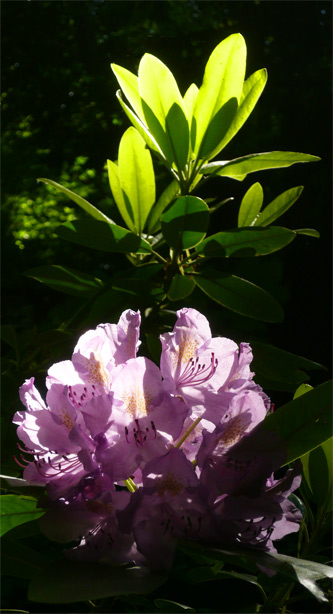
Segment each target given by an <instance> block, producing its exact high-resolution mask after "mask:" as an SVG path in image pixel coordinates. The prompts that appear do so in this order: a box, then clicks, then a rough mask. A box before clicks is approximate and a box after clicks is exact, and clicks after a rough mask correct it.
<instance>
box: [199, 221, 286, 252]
mask: <svg viewBox="0 0 333 614" xmlns="http://www.w3.org/2000/svg"><path fill="white" fill-rule="evenodd" d="M260 230H261V231H263V232H260ZM260 230H259V229H257V228H237V229H235V230H228V231H226V232H218V233H217V234H216V235H212V236H210V237H208V238H207V239H205V240H204V241H202V242H201V243H200V244H199V245H198V247H197V250H196V251H197V253H198V254H204V255H205V256H207V257H219V258H229V257H231V256H232V257H239V258H243V257H249V256H264V255H266V254H272V253H273V252H276V251H277V250H279V249H282V247H285V246H286V245H288V243H290V242H291V241H293V239H294V238H295V237H296V233H295V232H293V231H292V230H289V229H288V228H280V227H279V226H270V227H269V228H262V229H260ZM258 231H259V232H258Z"/></svg>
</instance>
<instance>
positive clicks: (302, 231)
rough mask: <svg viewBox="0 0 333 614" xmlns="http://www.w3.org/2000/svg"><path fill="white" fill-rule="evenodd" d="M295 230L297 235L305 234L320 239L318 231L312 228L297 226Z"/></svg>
mask: <svg viewBox="0 0 333 614" xmlns="http://www.w3.org/2000/svg"><path fill="white" fill-rule="evenodd" d="M295 232H296V233H297V234H298V235H307V236H308V237H315V238H316V239H320V232H318V230H315V229H314V228H297V229H296V230H295Z"/></svg>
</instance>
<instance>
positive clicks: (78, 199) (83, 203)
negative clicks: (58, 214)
mask: <svg viewBox="0 0 333 614" xmlns="http://www.w3.org/2000/svg"><path fill="white" fill-rule="evenodd" d="M37 181H42V182H43V183H47V184H48V185H51V186H53V187H54V188H55V189H56V190H58V192H62V193H63V194H65V196H68V198H70V199H71V200H73V201H74V202H75V203H76V204H77V205H79V207H81V209H84V211H86V212H87V213H89V215H91V216H92V217H94V218H95V219H96V220H101V221H103V222H108V224H113V223H114V222H113V221H112V220H110V218H109V217H108V216H107V215H104V213H102V211H99V210H98V209H96V207H94V205H92V204H91V203H89V202H88V201H87V200H86V199H85V198H82V196H79V195H78V194H75V193H74V192H72V190H69V189H68V188H65V187H64V186H63V185H60V183H57V182H56V181H53V180H52V179H45V178H44V177H40V178H39V179H37Z"/></svg>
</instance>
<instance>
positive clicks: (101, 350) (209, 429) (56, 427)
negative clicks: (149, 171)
mask: <svg viewBox="0 0 333 614" xmlns="http://www.w3.org/2000/svg"><path fill="white" fill-rule="evenodd" d="M139 332H140V313H139V312H134V311H131V310H127V311H125V312H124V313H123V314H122V315H121V317H120V319H119V322H118V324H101V325H99V326H97V328H96V329H95V330H90V331H88V332H86V333H85V334H84V335H82V336H81V337H80V339H79V340H78V343H77V345H76V347H75V348H74V352H73V355H72V360H66V361H63V362H60V363H56V364H54V365H53V366H52V367H51V368H50V369H49V371H48V375H47V378H46V386H47V394H46V403H45V402H44V401H43V399H42V398H41V396H40V394H39V392H38V390H37V389H36V388H35V386H34V378H31V379H30V380H26V381H25V383H24V384H23V386H21V388H20V397H21V401H22V403H23V404H24V405H25V407H26V409H25V410H23V411H18V412H17V413H16V414H15V416H14V423H16V424H18V429H17V434H18V437H19V438H20V440H21V442H22V444H20V445H19V448H20V450H21V454H20V459H21V460H20V461H18V462H19V464H21V465H23V466H24V467H25V469H24V478H25V479H26V480H27V481H28V482H29V483H31V484H39V485H45V486H46V490H47V511H46V514H45V515H44V516H43V517H42V518H41V520H40V523H41V527H42V530H43V531H44V533H45V534H46V535H47V536H48V537H49V538H50V539H53V540H57V541H60V542H64V543H66V542H69V541H71V542H73V541H74V542H75V541H76V542H77V545H76V546H75V547H74V548H70V549H68V550H67V555H68V556H69V557H73V558H78V559H85V558H87V559H92V558H93V559H98V560H103V561H111V562H116V563H121V562H132V561H133V562H134V563H136V564H148V565H150V566H151V567H152V568H155V569H162V568H168V567H170V565H171V564H172V560H173V553H174V550H175V547H176V545H177V540H178V539H181V538H182V539H189V540H196V541H200V542H202V543H204V544H211V545H215V546H216V545H217V546H226V545H227V546H228V545H229V546H230V545H237V544H238V545H242V546H248V547H252V548H262V549H265V550H274V546H273V542H274V540H276V539H280V538H281V537H283V536H284V535H286V534H288V533H291V532H293V531H297V530H298V528H299V521H300V519H301V515H300V512H299V511H298V509H297V508H296V507H295V506H294V505H293V504H292V503H291V502H290V501H289V499H288V495H289V494H290V493H291V492H292V491H293V490H295V489H296V488H297V487H298V486H299V483H300V477H299V475H298V474H297V472H296V471H295V470H289V471H288V472H287V473H286V475H285V476H284V478H282V479H280V480H275V479H274V477H273V473H272V471H273V470H274V469H277V468H278V466H279V465H276V464H275V465H274V459H273V458H271V459H267V458H265V459H263V458H260V457H258V456H257V455H256V451H255V450H253V449H251V447H249V450H248V451H247V450H246V445H245V456H244V445H243V447H242V452H241V453H239V452H238V450H239V444H240V442H242V443H243V444H244V442H245V444H246V441H247V438H248V435H249V433H250V432H251V431H252V430H253V429H254V428H255V427H256V425H258V424H259V423H260V422H261V421H262V420H264V418H265V416H266V413H267V411H269V408H270V400H269V399H268V397H267V396H266V395H265V393H264V392H263V391H262V389H261V388H260V386H258V385H257V384H256V383H255V382H254V380H253V376H254V374H253V373H252V372H251V370H250V365H251V361H252V351H251V348H250V346H249V345H248V344H247V343H241V344H240V346H239V347H238V345H237V344H236V343H234V341H232V340H230V339H226V338H223V337H215V338H213V337H212V335H211V331H210V327H209V323H208V321H207V319H206V318H205V317H204V316H203V315H202V314H200V313H199V312H198V311H196V310H195V309H186V308H184V309H181V310H180V311H178V312H177V321H176V324H175V326H174V329H173V331H172V332H170V333H166V334H164V335H162V336H161V342H162V354H161V362H160V367H158V366H156V365H155V364H154V363H153V362H152V361H151V360H149V359H148V358H144V357H137V351H138V348H139V345H140V341H139ZM249 441H250V439H249Z"/></svg>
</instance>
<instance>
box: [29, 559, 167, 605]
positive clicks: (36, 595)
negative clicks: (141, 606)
mask: <svg viewBox="0 0 333 614" xmlns="http://www.w3.org/2000/svg"><path fill="white" fill-rule="evenodd" d="M165 580H166V574H165V573H163V572H151V571H149V570H148V569H147V568H143V567H131V568H129V567H125V566H122V567H120V566H119V567H113V566H111V565H107V564H105V563H96V562H95V561H94V562H91V563H83V562H78V561H68V560H60V561H56V562H55V563H53V564H52V565H50V566H49V567H46V568H43V569H41V570H40V572H39V574H38V575H37V576H35V577H34V578H33V580H32V582H31V583H30V587H29V593H28V598H29V599H30V600H31V601H37V602H41V603H72V602H74V601H87V600H91V599H102V598H103V597H111V596H113V595H125V594H146V593H150V592H151V591H153V590H155V589H156V588H158V586H160V585H161V584H163V583H164V582H165Z"/></svg>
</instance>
